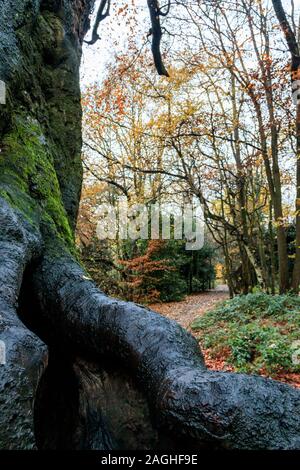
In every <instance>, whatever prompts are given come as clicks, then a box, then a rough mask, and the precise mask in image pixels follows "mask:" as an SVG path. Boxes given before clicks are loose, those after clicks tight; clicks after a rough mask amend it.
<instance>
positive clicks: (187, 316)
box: [150, 285, 300, 388]
mask: <svg viewBox="0 0 300 470" xmlns="http://www.w3.org/2000/svg"><path fill="white" fill-rule="evenodd" d="M228 298H229V291H228V287H227V286H226V285H221V286H218V287H217V288H216V289H213V290H210V291H207V292H202V293H200V294H193V295H189V296H187V297H186V298H185V299H184V300H182V301H181V302H169V303H163V304H161V303H160V304H152V305H150V308H152V309H153V310H154V311H156V312H158V313H161V314H162V315H164V316H166V317H168V318H170V319H172V320H176V321H177V322H178V323H179V324H180V325H181V326H183V327H184V328H186V329H187V330H188V331H191V329H190V325H191V323H193V321H194V320H195V319H196V318H197V317H199V316H201V315H204V314H205V313H206V312H207V311H208V310H211V309H212V308H213V307H214V306H215V305H216V304H217V303H218V302H220V301H222V300H226V299H228ZM192 334H193V335H194V336H195V337H196V338H197V337H198V335H197V331H192ZM202 353H203V354H204V358H205V363H206V366H207V367H208V368H209V369H213V370H227V371H233V370H234V369H233V367H231V366H229V365H228V364H227V363H226V358H225V357H224V358H223V357H219V358H214V359H212V358H211V356H210V353H209V350H205V349H204V348H203V347H202ZM273 378H275V379H277V380H280V381H281V382H286V383H288V384H290V385H293V386H294V387H298V388H300V374H292V373H281V374H278V375H277V376H275V377H274V376H273Z"/></svg>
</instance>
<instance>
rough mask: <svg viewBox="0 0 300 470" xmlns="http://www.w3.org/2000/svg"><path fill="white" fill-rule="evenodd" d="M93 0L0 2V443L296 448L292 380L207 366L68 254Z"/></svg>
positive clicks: (161, 323) (177, 330)
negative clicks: (1, 88)
mask: <svg viewBox="0 0 300 470" xmlns="http://www.w3.org/2000/svg"><path fill="white" fill-rule="evenodd" d="M93 3H94V2H93V0H72V1H71V0H3V1H2V2H1V6H0V8H1V9H0V79H2V80H4V81H5V82H6V84H7V91H8V94H7V104H6V105H5V106H0V137H1V149H0V150H1V151H0V204H1V205H0V340H1V341H3V342H4V343H5V345H6V357H7V363H6V364H5V365H0V387H1V395H0V448H2V449H26V448H27V449H28V448H35V447H38V448H43V449H45V448H46V449H49V448H50V449H111V448H113V449H124V448H130V449H137V448H140V449H150V448H164V449H165V448H168V449H178V448H180V447H190V448H197V449H198V448H200V447H203V446H204V447H209V448H215V447H216V448H219V447H222V448H249V449H253V448H255V449H257V448H260V449H266V448H272V449H279V448H283V449H300V442H299V436H300V400H299V398H300V393H299V392H298V391H297V390H294V389H292V388H291V387H289V386H287V385H283V384H280V383H278V382H275V381H272V380H268V379H264V378H261V377H254V376H252V377H250V376H245V375H242V374H229V373H216V372H209V371H207V370H206V368H205V364H204V362H203V358H202V354H201V352H200V350H199V348H198V345H197V342H196V340H195V339H193V337H192V336H191V335H189V334H188V333H187V332H186V331H184V330H183V329H182V328H181V327H180V326H179V325H177V324H176V323H175V322H172V321H169V320H167V319H166V318H164V317H162V316H160V315H158V314H155V313H154V312H152V311H150V310H148V309H145V308H143V307H140V306H137V305H134V304H131V303H126V302H120V301H117V300H114V299H111V298H108V297H107V296H105V295H104V294H103V293H102V292H100V291H99V290H98V289H97V288H96V287H95V285H94V284H93V283H92V282H91V281H90V280H89V279H88V278H87V276H86V274H85V273H84V271H83V270H82V268H81V267H80V266H79V264H78V263H77V262H76V260H75V258H74V256H73V255H74V252H75V250H74V234H73V229H74V224H75V220H76V214H77V208H78V202H79V193H80V185H81V165H80V145H81V121H80V118H81V108H80V93H79V65H80V54H81V42H82V40H83V36H84V34H85V32H86V30H87V28H88V24H89V21H88V16H89V12H90V10H91V7H92V6H93ZM72 253H73V254H72ZM46 344H47V346H48V348H49V351H50V352H49V354H48V352H47V348H46V346H45V345H46ZM48 355H49V357H48ZM47 362H48V364H49V365H48V366H47Z"/></svg>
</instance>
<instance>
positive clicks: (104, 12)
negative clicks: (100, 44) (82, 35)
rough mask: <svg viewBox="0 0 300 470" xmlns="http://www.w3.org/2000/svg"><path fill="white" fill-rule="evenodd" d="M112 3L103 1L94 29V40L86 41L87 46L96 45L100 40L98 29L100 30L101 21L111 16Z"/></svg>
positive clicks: (109, 0)
mask: <svg viewBox="0 0 300 470" xmlns="http://www.w3.org/2000/svg"><path fill="white" fill-rule="evenodd" d="M110 2H111V0H101V2H100V5H99V9H98V13H97V17H96V21H95V24H94V27H93V32H92V39H91V40H90V41H85V42H86V43H87V44H89V45H92V44H95V43H96V42H97V41H98V39H100V36H99V34H98V28H99V25H100V23H101V21H103V20H105V18H107V16H109V13H110Z"/></svg>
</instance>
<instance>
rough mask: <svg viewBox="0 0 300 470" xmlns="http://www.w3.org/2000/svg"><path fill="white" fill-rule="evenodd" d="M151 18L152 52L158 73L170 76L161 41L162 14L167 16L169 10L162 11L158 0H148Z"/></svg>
mask: <svg viewBox="0 0 300 470" xmlns="http://www.w3.org/2000/svg"><path fill="white" fill-rule="evenodd" d="M147 3H148V8H149V13H150V19H151V29H150V32H149V35H152V54H153V59H154V64H155V67H156V70H157V73H158V75H163V76H165V77H169V73H168V71H167V69H166V68H165V66H164V63H163V59H162V55H161V50H160V43H161V38H162V29H161V24H160V18H159V17H160V16H166V15H167V13H168V10H169V7H168V10H167V12H165V13H162V12H161V10H160V8H159V4H158V0H147Z"/></svg>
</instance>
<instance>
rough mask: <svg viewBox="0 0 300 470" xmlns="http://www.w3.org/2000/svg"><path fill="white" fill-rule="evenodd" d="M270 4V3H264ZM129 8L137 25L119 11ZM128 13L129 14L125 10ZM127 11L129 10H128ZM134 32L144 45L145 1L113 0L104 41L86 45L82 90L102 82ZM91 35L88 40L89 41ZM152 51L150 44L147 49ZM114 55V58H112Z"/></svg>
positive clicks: (299, 4) (298, 4)
mask: <svg viewBox="0 0 300 470" xmlns="http://www.w3.org/2000/svg"><path fill="white" fill-rule="evenodd" d="M263 1H265V2H266V4H270V3H271V0H263ZM99 3H100V0H96V3H95V8H94V13H93V16H92V21H91V23H92V25H93V24H94V21H95V16H96V13H97V11H98V6H99ZM282 3H283V6H284V7H285V8H286V11H289V9H290V7H291V0H283V2H282ZM127 4H128V5H129V10H130V11H131V12H132V11H133V9H135V10H136V12H135V15H134V17H135V18H136V19H137V22H136V23H134V20H133V19H132V18H130V14H128V15H126V14H125V16H124V12H123V13H120V9H122V8H124V6H125V5H127ZM294 5H295V9H296V10H299V11H300V0H294ZM124 11H125V13H126V10H124ZM127 11H128V10H127ZM131 28H134V32H135V35H136V37H137V41H140V42H141V43H142V42H144V39H143V38H145V36H146V35H147V33H148V32H149V29H150V19H149V13H148V8H147V2H146V0H112V9H111V15H110V16H109V17H108V18H106V19H105V20H104V21H103V22H102V23H101V24H100V27H99V31H98V32H99V35H100V37H101V40H99V41H97V42H96V44H94V45H92V46H91V45H88V44H84V47H83V57H82V64H81V86H82V88H84V87H86V86H88V85H90V84H92V83H95V82H98V81H101V80H102V79H103V76H104V72H105V69H106V65H107V64H108V63H109V62H110V61H111V60H112V58H113V57H114V54H115V53H116V54H120V53H122V52H125V51H126V48H127V45H128V37H129V36H130V34H131V32H130V31H131ZM90 35H91V31H90V32H89V34H88V36H87V37H86V40H89V38H90ZM146 47H149V48H150V43H149V42H148V44H147V46H146ZM112 53H113V54H112Z"/></svg>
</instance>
